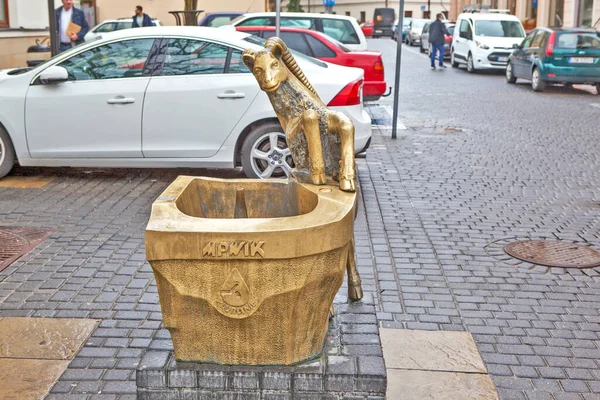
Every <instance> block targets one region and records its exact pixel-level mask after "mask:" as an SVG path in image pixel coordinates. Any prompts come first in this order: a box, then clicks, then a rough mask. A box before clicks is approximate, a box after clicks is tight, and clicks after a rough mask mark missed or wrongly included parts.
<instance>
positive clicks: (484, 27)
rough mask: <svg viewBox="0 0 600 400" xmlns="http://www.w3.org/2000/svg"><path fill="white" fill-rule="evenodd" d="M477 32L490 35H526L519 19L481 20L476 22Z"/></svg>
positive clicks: (516, 36) (480, 34)
mask: <svg viewBox="0 0 600 400" xmlns="http://www.w3.org/2000/svg"><path fill="white" fill-rule="evenodd" d="M475 34H476V35H478V36H489V37H505V38H508V37H511V38H518V37H524V36H525V32H523V28H522V27H521V24H520V23H519V22H517V21H498V20H487V21H486V20H481V21H476V22H475Z"/></svg>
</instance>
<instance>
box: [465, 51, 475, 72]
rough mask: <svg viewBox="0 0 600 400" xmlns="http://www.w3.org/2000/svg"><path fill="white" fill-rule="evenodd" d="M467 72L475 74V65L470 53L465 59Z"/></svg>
mask: <svg viewBox="0 0 600 400" xmlns="http://www.w3.org/2000/svg"><path fill="white" fill-rule="evenodd" d="M467 72H468V73H470V74H474V73H475V72H476V70H475V63H474V61H473V55H472V54H471V53H469V55H468V57H467Z"/></svg>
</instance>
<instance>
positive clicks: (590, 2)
mask: <svg viewBox="0 0 600 400" xmlns="http://www.w3.org/2000/svg"><path fill="white" fill-rule="evenodd" d="M593 8H594V0H580V1H579V15H578V18H577V20H578V21H577V22H578V24H577V26H581V27H584V28H590V27H591V26H592V24H593V23H594V22H595V21H592V13H593Z"/></svg>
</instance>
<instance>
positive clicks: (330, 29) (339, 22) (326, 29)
mask: <svg viewBox="0 0 600 400" xmlns="http://www.w3.org/2000/svg"><path fill="white" fill-rule="evenodd" d="M226 26H227V25H223V26H222V28H224V27H226ZM230 26H234V27H235V26H275V13H274V12H260V13H246V14H244V15H240V16H239V17H237V18H236V19H234V20H233V21H231V25H230ZM281 26H287V27H289V28H303V29H312V30H315V31H319V32H323V33H324V34H326V35H328V36H331V37H332V38H334V39H335V40H337V41H338V42H342V43H343V44H345V45H346V47H348V48H349V49H350V50H367V39H366V38H365V35H364V34H363V32H362V30H361V29H360V26H359V25H358V22H357V21H356V18H354V17H348V16H346V15H335V14H315V13H294V12H282V13H281Z"/></svg>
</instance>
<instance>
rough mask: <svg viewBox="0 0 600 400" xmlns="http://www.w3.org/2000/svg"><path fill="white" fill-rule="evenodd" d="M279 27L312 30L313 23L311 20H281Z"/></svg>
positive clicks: (286, 18) (287, 18) (288, 18)
mask: <svg viewBox="0 0 600 400" xmlns="http://www.w3.org/2000/svg"><path fill="white" fill-rule="evenodd" d="M281 26H287V27H290V28H302V29H314V28H315V21H314V20H313V19H312V18H290V17H283V18H281Z"/></svg>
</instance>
